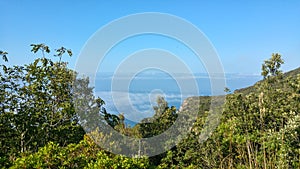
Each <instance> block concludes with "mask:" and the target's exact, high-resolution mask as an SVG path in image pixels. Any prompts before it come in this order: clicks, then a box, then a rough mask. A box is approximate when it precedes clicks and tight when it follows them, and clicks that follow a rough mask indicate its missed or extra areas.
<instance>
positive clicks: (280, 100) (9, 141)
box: [0, 44, 300, 168]
mask: <svg viewBox="0 0 300 169" xmlns="http://www.w3.org/2000/svg"><path fill="white" fill-rule="evenodd" d="M31 46H32V50H31V51H32V52H34V53H37V52H38V51H41V53H42V57H41V58H37V59H35V60H34V62H33V63H30V64H28V65H23V66H10V67H9V66H7V65H5V62H7V61H8V58H7V55H8V54H7V52H4V51H0V55H1V56H2V59H3V61H4V62H3V63H4V64H1V65H0V68H1V69H0V79H1V80H0V168H9V167H10V168H299V167H300V134H299V133H300V104H299V103H300V68H298V69H296V70H294V71H292V72H289V73H287V74H282V72H281V70H280V66H281V65H282V64H283V63H284V62H283V60H282V59H281V55H280V54H277V53H276V54H272V57H271V58H270V59H269V60H266V61H265V62H264V64H263V65H262V76H263V77H264V80H263V81H260V82H258V83H257V84H255V85H254V86H252V87H249V88H247V89H242V90H237V91H235V92H234V93H232V94H229V92H230V91H229V89H227V88H226V89H225V91H226V92H228V94H227V95H226V102H225V104H224V105H221V104H219V103H218V100H221V99H222V98H223V97H224V96H214V97H209V96H200V97H191V98H188V99H186V100H185V101H184V103H183V105H182V107H181V108H180V110H177V109H176V108H175V107H173V106H171V107H169V105H168V103H167V102H166V100H165V99H164V98H162V97H158V98H157V105H156V106H154V111H155V115H154V116H153V117H152V118H146V119H144V120H143V121H142V123H139V124H137V125H136V126H134V127H132V128H128V127H126V126H125V124H124V119H125V117H124V115H123V114H120V115H113V114H109V113H108V112H107V111H106V109H105V108H104V105H105V102H104V100H102V99H101V98H95V96H94V95H93V88H92V87H89V79H88V78H85V77H82V78H79V77H77V74H76V72H74V71H73V70H71V69H69V68H68V67H67V63H65V62H62V61H61V59H62V56H63V55H64V54H68V55H69V56H72V52H71V50H69V49H66V48H64V47H61V48H59V49H56V50H54V52H55V55H54V56H56V57H59V61H58V62H54V61H52V60H51V59H48V58H46V55H45V54H50V52H51V50H50V48H49V47H48V46H46V45H45V44H32V45H31ZM212 101H216V102H215V103H216V104H217V106H216V107H215V108H214V109H213V110H210V104H211V103H212ZM198 104H199V107H197V106H196V105H198ZM196 108H197V109H196ZM213 111H222V113H223V115H222V118H221V119H219V118H218V117H210V116H208V115H209V114H210V113H212V112H213ZM184 112H185V113H186V112H198V117H197V119H196V121H195V123H194V125H193V127H192V128H190V133H189V134H188V136H187V138H184V139H183V140H181V142H179V144H178V145H177V146H176V147H174V148H172V149H171V150H169V151H168V152H166V153H163V154H160V155H157V156H154V157H150V158H147V157H143V151H154V150H153V148H152V147H149V146H148V147H147V145H143V146H144V147H142V149H140V148H138V147H139V146H140V144H137V143H136V142H132V143H128V142H127V145H125V146H124V147H118V145H120V144H122V142H121V141H122V140H116V141H115V142H113V143H111V142H110V143H109V145H110V146H112V147H115V148H118V149H119V150H118V151H119V152H120V153H122V152H125V151H126V150H128V149H129V148H132V147H136V150H134V151H133V154H132V155H133V156H138V157H141V158H128V157H125V156H121V155H114V154H111V153H109V152H106V151H104V150H103V149H101V148H100V147H98V146H97V145H96V144H95V143H94V140H97V141H99V142H100V143H105V142H108V141H109V140H111V138H114V135H113V134H112V133H110V134H107V133H103V131H105V130H104V129H105V128H104V127H109V126H110V127H112V128H113V129H115V130H117V131H118V132H120V133H121V134H123V135H125V136H130V137H134V138H142V137H143V138H145V137H152V136H156V135H159V134H161V133H162V132H164V131H165V130H167V129H169V128H170V126H172V125H173V124H174V122H175V120H176V119H177V118H178V116H179V114H180V113H184ZM208 117H210V118H211V119H210V120H211V122H213V123H216V124H218V122H220V123H219V125H218V127H217V128H216V130H215V131H214V132H213V133H208V134H210V137H209V138H208V139H207V140H206V141H205V142H203V143H201V144H200V143H199V137H200V135H201V133H202V132H205V131H203V129H204V127H205V123H206V120H207V118H208ZM87 121H88V122H89V124H86V122H87ZM107 125H109V126H107ZM81 126H83V128H84V129H85V130H86V131H87V132H88V133H87V134H85V131H84V130H83V128H82V127H81ZM176 130H178V131H180V130H181V129H180V127H179V128H178V129H176ZM175 132H176V131H175ZM83 138H84V139H83ZM93 139H94V140H93Z"/></svg>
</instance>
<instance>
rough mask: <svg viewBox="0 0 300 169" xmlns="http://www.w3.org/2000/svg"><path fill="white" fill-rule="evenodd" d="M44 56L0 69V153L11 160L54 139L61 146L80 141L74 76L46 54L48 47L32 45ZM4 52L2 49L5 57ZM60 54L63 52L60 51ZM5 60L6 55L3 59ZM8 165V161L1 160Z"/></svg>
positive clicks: (65, 64)
mask: <svg viewBox="0 0 300 169" xmlns="http://www.w3.org/2000/svg"><path fill="white" fill-rule="evenodd" d="M31 46H33V49H32V52H34V53H36V52H38V51H39V50H41V51H42V52H43V58H38V59H35V60H34V62H33V63H30V64H28V65H24V66H12V67H7V66H5V65H1V66H2V67H3V71H0V78H1V81H0V94H1V95H0V131H1V138H0V145H1V148H0V152H1V153H0V155H1V160H2V161H3V159H10V160H13V159H14V158H15V157H16V155H17V154H18V153H25V152H28V151H29V152H30V151H33V152H35V151H37V150H38V148H39V147H42V146H44V145H46V144H47V143H48V142H50V141H53V142H55V143H59V144H61V145H67V144H69V143H77V142H79V141H80V140H81V139H82V138H83V135H84V133H85V132H84V131H83V129H82V128H81V126H80V125H79V124H78V118H77V117H76V113H75V110H74V103H73V97H72V95H73V94H74V93H72V87H73V86H72V84H73V81H74V79H76V74H75V72H74V71H72V70H70V69H68V68H67V63H56V62H53V61H52V60H51V59H48V58H46V57H45V55H44V52H46V53H49V52H50V49H49V47H48V46H46V45H44V44H38V45H31ZM6 54H7V53H6V52H1V55H3V57H4V56H5V57H6ZM61 54H63V53H61ZM4 60H5V61H7V58H4ZM1 165H3V166H7V165H8V163H7V162H1Z"/></svg>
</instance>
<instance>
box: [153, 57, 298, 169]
mask: <svg viewBox="0 0 300 169" xmlns="http://www.w3.org/2000/svg"><path fill="white" fill-rule="evenodd" d="M282 63H283V61H282V59H281V56H280V55H279V54H273V55H272V57H271V59H270V60H267V61H265V63H264V65H263V66H262V71H263V72H262V75H263V76H264V78H265V80H264V81H261V82H259V83H257V84H256V85H255V86H254V87H252V88H249V89H247V90H239V91H237V92H234V93H233V94H228V95H227V96H226V103H225V104H224V105H223V106H222V109H223V116H222V119H220V120H221V121H220V124H219V126H218V128H217V129H216V130H215V131H214V133H213V134H212V135H211V136H210V138H209V139H208V140H207V141H205V142H204V143H202V144H199V143H198V142H197V138H198V136H199V134H198V133H200V132H201V129H202V128H203V122H204V120H205V118H206V115H205V114H206V113H208V112H205V111H206V110H205V108H204V107H203V103H200V104H201V106H202V107H201V108H200V110H199V113H204V114H203V116H200V117H199V118H198V119H197V121H196V123H195V125H194V127H193V129H192V132H191V134H190V135H189V137H188V138H187V139H185V140H183V141H182V142H180V143H179V144H178V145H177V146H176V148H175V149H173V150H172V151H169V152H168V153H167V155H166V157H165V158H164V159H162V162H161V164H160V165H159V167H160V168H188V167H195V168H299V167H300V135H299V132H300V122H299V116H300V114H299V113H300V104H299V103H300V99H299V97H300V85H299V84H300V74H299V71H298V73H296V74H295V71H293V73H292V76H288V75H282V74H281V71H280V70H279V68H280V65H281V64H282ZM289 74H290V73H289ZM297 74H298V75H297ZM283 77H284V78H283ZM193 100H195V99H193ZM192 105H193V104H190V105H187V106H186V107H187V108H188V107H191V106H192ZM188 109H190V108H188Z"/></svg>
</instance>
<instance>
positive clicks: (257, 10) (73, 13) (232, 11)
mask: <svg viewBox="0 0 300 169" xmlns="http://www.w3.org/2000/svg"><path fill="white" fill-rule="evenodd" d="M0 6H1V14H0V20H1V26H0V50H4V51H7V52H9V59H10V63H11V64H23V63H29V62H30V61H32V60H33V59H34V55H33V54H31V53H30V46H29V45H30V44H32V43H45V44H47V45H49V46H50V47H51V48H58V47H60V46H65V47H67V48H71V49H72V50H73V53H74V56H73V57H72V58H66V59H65V60H66V61H68V62H69V63H70V66H71V67H74V65H75V63H76V57H77V55H78V54H79V52H80V50H81V48H82V47H83V45H84V44H85V43H86V41H87V40H88V39H89V37H90V36H92V34H93V33H95V32H96V31H97V30H98V29H100V28H101V27H103V26H104V25H106V24H108V23H109V22H111V21H113V20H115V19H118V18H120V17H124V16H126V15H130V14H135V13H142V12H162V13H169V14H172V15H176V16H178V17H181V18H183V19H186V20H187V21H189V22H191V23H192V24H194V25H195V26H197V27H198V28H199V29H200V30H201V31H202V32H203V33H204V34H205V35H206V36H207V37H208V39H209V40H210V41H211V43H212V44H213V45H214V47H215V49H216V50H217V52H218V54H219V57H220V59H221V62H222V64H223V67H224V70H225V72H230V73H245V74H259V73H260V68H261V64H262V62H263V60H265V59H267V58H269V57H270V56H271V54H272V53H273V52H279V53H281V54H282V56H283V59H284V60H285V62H286V63H285V65H284V66H283V70H284V71H288V70H291V69H294V68H297V67H299V66H300V65H299V63H300V31H299V30H300V1H298V0H290V1H283V0H281V1H279V0H272V1H271V0H265V1H259V0H252V1H233V0H228V1H199V0H191V1H179V0H151V1H140V0H139V1H138V0H131V1H115V0H110V1H105V2H104V1H91V0H87V1H79V0H73V1H71V0H65V1H58V0H57V1H56V0H52V1H33V0H27V1H25V0H0ZM155 38H156V37H149V38H148V39H147V37H146V38H145V39H144V40H142V41H144V42H145V41H147V42H149V43H148V44H147V45H146V47H151V45H153V46H154V47H163V42H164V41H162V42H161V43H157V42H151V41H149V39H155ZM134 43H137V42H136V41H135V40H134V39H133V40H132V44H134ZM160 44H161V45H160ZM167 44H168V43H167ZM125 45H126V44H125ZM142 47H143V46H140V48H142ZM132 49H134V48H132ZM170 50H171V49H170ZM124 52H125V53H126V51H124ZM127 52H128V51H127ZM115 53H116V54H120V55H122V50H121V51H119V52H118V51H115ZM117 57H118V56H117V55H116V56H113V57H112V61H115V62H118V61H119V60H118V58H117ZM114 58H116V59H114ZM191 62H192V61H191ZM192 66H193V67H197V65H192ZM104 69H107V70H108V71H110V70H109V69H110V66H107V67H104ZM112 69H113V68H112Z"/></svg>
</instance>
